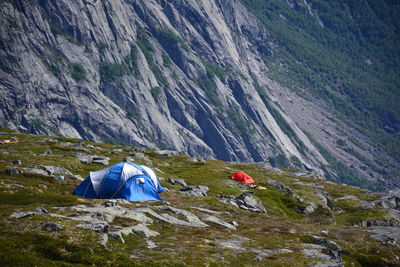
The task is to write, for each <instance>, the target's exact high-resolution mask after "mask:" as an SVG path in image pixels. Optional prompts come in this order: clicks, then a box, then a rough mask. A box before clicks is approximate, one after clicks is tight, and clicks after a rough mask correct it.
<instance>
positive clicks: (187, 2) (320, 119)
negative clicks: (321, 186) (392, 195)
mask: <svg viewBox="0 0 400 267" xmlns="http://www.w3.org/2000/svg"><path fill="white" fill-rule="evenodd" d="M1 13H2V16H1V17H0V22H1V25H2V26H1V29H0V38H1V39H0V58H1V62H0V63H1V64H0V66H1V69H0V77H1V79H0V91H1V96H2V97H1V99H0V125H2V126H4V127H9V128H14V129H19V130H22V131H27V132H32V133H45V134H56V135H64V136H69V137H75V138H83V139H87V140H94V141H103V142H119V143H125V144H135V145H141V146H143V147H147V148H151V149H157V148H158V149H170V150H178V151H183V152H186V153H188V154H190V155H192V156H200V157H204V158H218V159H222V160H228V161H247V162H254V161H256V162H259V161H268V162H269V163H271V164H272V165H275V166H281V167H284V166H297V167H299V168H305V169H312V170H314V171H316V172H318V173H321V174H323V173H325V174H328V175H330V176H331V177H335V178H336V179H337V180H338V181H345V180H344V179H343V177H339V176H338V175H337V173H336V171H337V168H340V167H341V165H340V166H339V167H338V166H333V165H332V164H331V162H328V161H327V158H326V156H325V154H326V153H328V152H326V151H329V153H331V154H332V156H333V157H335V158H337V159H338V160H339V162H341V164H344V165H343V166H347V167H349V166H352V168H353V170H352V171H353V172H354V173H356V174H358V175H359V176H360V177H362V179H364V180H369V181H371V182H376V181H377V180H379V179H381V177H382V176H381V174H380V173H379V172H377V171H376V170H375V169H371V168H370V167H368V166H365V160H363V159H366V160H368V161H373V159H374V157H375V156H376V155H379V156H380V157H382V158H384V159H385V160H386V161H387V162H390V168H393V169H395V168H398V167H399V162H398V161H397V160H394V159H393V158H390V157H389V156H387V154H386V153H385V152H384V151H377V150H376V148H374V145H373V144H372V142H371V141H370V140H368V138H367V137H365V136H363V135H362V134H361V133H359V132H358V131H356V130H355V129H353V128H352V127H351V125H346V123H343V122H341V121H340V120H339V119H338V118H337V117H336V116H335V115H334V113H333V112H331V109H330V108H329V107H328V105H326V104H325V103H324V102H323V101H321V100H318V99H316V98H314V97H312V96H311V95H310V94H304V95H303V96H302V97H300V96H299V95H297V94H295V93H294V92H292V91H290V90H288V89H287V88H285V87H282V86H281V85H279V84H278V83H276V82H274V81H273V80H271V78H269V77H270V75H269V69H268V67H267V66H266V65H265V63H264V61H263V60H262V58H263V57H265V56H271V55H274V53H275V51H277V50H278V49H280V48H279V46H278V45H277V44H276V43H274V42H273V40H272V39H271V38H270V34H269V32H268V31H267V30H266V29H265V27H264V26H263V24H261V22H260V21H258V19H257V18H256V17H255V16H254V15H253V14H252V13H250V12H249V11H248V10H247V9H246V8H245V7H244V6H243V5H242V4H241V3H240V2H239V1H228V0H201V1H194V0H170V1H167V0H146V1H144V0H112V1H111V0H85V1H69V0H60V1H54V2H53V1H46V0H38V1H25V0H15V1H3V2H2V3H1ZM321 23H322V22H321ZM328 118H329V119H328ZM343 133H345V136H347V138H352V140H357V144H361V145H355V144H353V143H352V144H349V145H348V146H346V147H344V146H343V145H342V144H341V142H337V140H339V139H340V140H341V136H343ZM314 140H317V141H318V142H320V143H323V144H324V145H325V148H324V149H323V151H325V152H324V153H323V154H324V156H322V155H321V149H322V148H321V147H320V146H319V145H317V144H316V143H315V141H314ZM353 151H356V152H357V154H356V155H359V157H357V156H355V153H352V152H353ZM335 168H336V169H335ZM388 168H389V167H388ZM345 182H349V181H345ZM350 182H352V183H356V181H350ZM395 184H398V183H397V182H396V181H395V180H393V181H392V182H390V181H389V182H387V181H385V185H384V186H383V188H385V187H390V186H394V185H395Z"/></svg>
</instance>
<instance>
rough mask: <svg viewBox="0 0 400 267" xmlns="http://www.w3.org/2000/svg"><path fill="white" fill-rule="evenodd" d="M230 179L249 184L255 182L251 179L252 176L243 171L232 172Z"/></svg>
mask: <svg viewBox="0 0 400 267" xmlns="http://www.w3.org/2000/svg"><path fill="white" fill-rule="evenodd" d="M230 177H231V179H233V180H236V181H239V182H242V183H246V184H251V183H255V181H254V180H253V178H251V176H250V175H248V174H246V173H244V172H235V173H234V174H232V175H231V176H230Z"/></svg>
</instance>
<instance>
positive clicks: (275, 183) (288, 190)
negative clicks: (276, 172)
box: [266, 179, 293, 195]
mask: <svg viewBox="0 0 400 267" xmlns="http://www.w3.org/2000/svg"><path fill="white" fill-rule="evenodd" d="M266 182H267V183H268V184H270V185H272V186H274V187H275V188H276V189H278V190H282V191H283V192H285V194H287V195H293V190H292V188H291V187H290V186H288V185H285V184H284V183H282V182H281V181H277V180H273V179H269V180H267V181H266Z"/></svg>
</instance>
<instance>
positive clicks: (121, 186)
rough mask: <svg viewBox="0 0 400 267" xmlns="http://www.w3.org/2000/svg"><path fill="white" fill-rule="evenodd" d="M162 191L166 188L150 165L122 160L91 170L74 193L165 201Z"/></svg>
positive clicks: (105, 197) (96, 196)
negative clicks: (112, 164) (98, 169)
mask: <svg viewBox="0 0 400 267" xmlns="http://www.w3.org/2000/svg"><path fill="white" fill-rule="evenodd" d="M161 192H164V188H163V187H162V186H161V184H160V182H159V181H158V179H157V176H156V174H155V173H154V172H153V171H152V170H151V169H150V168H149V167H146V166H142V165H138V164H135V163H132V162H120V163H117V164H115V165H114V166H112V167H109V168H106V169H103V170H100V171H95V172H90V174H89V175H88V176H87V177H86V179H85V180H84V181H83V182H82V183H81V184H80V185H79V186H78V187H77V188H76V189H75V191H74V194H75V195H78V196H82V197H86V198H101V199H110V198H123V199H126V200H130V201H142V200H158V201H163V199H162V198H161V197H160V196H159V195H158V193H161Z"/></svg>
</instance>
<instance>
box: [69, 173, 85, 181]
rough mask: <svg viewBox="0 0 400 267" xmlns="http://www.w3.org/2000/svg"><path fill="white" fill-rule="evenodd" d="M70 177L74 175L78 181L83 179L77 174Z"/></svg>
mask: <svg viewBox="0 0 400 267" xmlns="http://www.w3.org/2000/svg"><path fill="white" fill-rule="evenodd" d="M72 177H74V178H75V179H76V180H79V181H83V180H84V179H83V177H82V176H80V175H79V174H75V175H72Z"/></svg>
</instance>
